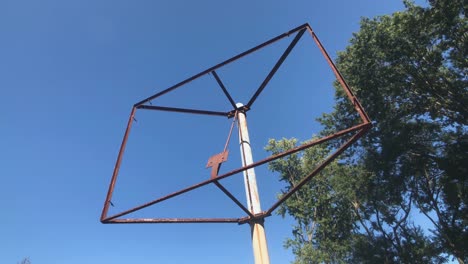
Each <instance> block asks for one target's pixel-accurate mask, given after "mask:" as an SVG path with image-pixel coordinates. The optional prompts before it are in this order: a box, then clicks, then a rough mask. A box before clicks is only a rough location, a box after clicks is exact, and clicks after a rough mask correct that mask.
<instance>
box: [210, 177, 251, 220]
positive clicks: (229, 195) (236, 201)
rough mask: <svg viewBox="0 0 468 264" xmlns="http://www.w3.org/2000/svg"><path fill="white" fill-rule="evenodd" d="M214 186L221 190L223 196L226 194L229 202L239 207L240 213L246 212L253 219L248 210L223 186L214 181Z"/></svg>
mask: <svg viewBox="0 0 468 264" xmlns="http://www.w3.org/2000/svg"><path fill="white" fill-rule="evenodd" d="M214 184H215V185H216V186H217V187H218V188H219V189H220V190H221V191H223V193H224V194H226V195H227V196H228V197H229V198H231V200H232V201H233V202H234V203H235V204H237V206H239V207H240V209H242V211H244V212H246V213H247V214H248V215H249V216H250V217H254V216H253V214H252V213H251V212H250V211H249V209H247V208H246V207H245V206H244V205H243V204H242V203H241V202H240V201H239V200H237V198H236V197H235V196H234V195H232V193H230V192H229V191H228V190H227V189H226V188H224V186H223V185H222V184H221V183H219V182H218V181H215V182H214Z"/></svg>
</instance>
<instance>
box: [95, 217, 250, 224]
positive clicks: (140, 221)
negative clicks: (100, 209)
mask: <svg viewBox="0 0 468 264" xmlns="http://www.w3.org/2000/svg"><path fill="white" fill-rule="evenodd" d="M240 221H241V219H240V218H135V219H113V220H109V221H106V220H104V221H102V223H103V224H164V223H165V224H194V223H201V224H203V223H236V224H238V223H240Z"/></svg>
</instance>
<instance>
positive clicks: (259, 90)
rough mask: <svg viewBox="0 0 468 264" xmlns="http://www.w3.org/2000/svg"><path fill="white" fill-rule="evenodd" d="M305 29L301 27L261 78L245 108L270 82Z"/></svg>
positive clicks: (249, 105)
mask: <svg viewBox="0 0 468 264" xmlns="http://www.w3.org/2000/svg"><path fill="white" fill-rule="evenodd" d="M305 31H306V28H303V29H302V30H301V31H299V32H298V33H297V34H296V36H295V37H294V39H293V40H292V41H291V43H290V44H289V46H288V48H287V49H286V50H285V51H284V53H283V55H281V57H280V58H279V60H278V61H277V62H276V64H275V66H273V68H272V69H271V71H270V73H268V75H267V77H266V78H265V80H263V82H262V84H261V85H260V87H259V88H258V89H257V91H255V94H254V95H253V96H252V98H251V99H250V101H249V102H248V103H247V104H246V107H247V108H250V107H251V106H252V104H253V103H254V102H255V100H256V99H257V97H258V96H259V95H260V93H261V92H262V91H263V89H265V87H266V86H267V84H268V82H270V80H271V78H273V75H275V73H276V71H277V70H278V69H279V67H280V66H281V64H283V62H284V60H285V59H286V58H287V57H288V55H289V53H290V52H291V51H292V49H293V48H294V47H295V46H296V44H297V42H298V41H299V40H300V39H301V37H302V35H303V34H304V32H305Z"/></svg>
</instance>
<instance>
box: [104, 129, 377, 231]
mask: <svg viewBox="0 0 468 264" xmlns="http://www.w3.org/2000/svg"><path fill="white" fill-rule="evenodd" d="M368 126H369V124H368V123H365V124H360V125H357V126H353V127H351V128H348V129H345V130H342V131H339V132H337V133H334V134H332V135H329V136H326V137H323V138H319V139H316V140H313V141H311V142H309V143H306V144H303V145H301V146H298V147H295V148H293V149H291V150H288V151H285V152H282V153H279V154H276V155H272V156H270V157H268V158H266V159H263V160H260V161H258V162H254V163H252V164H251V165H249V166H244V167H242V168H239V169H235V170H232V171H230V172H227V173H225V174H223V175H220V176H218V177H217V178H215V179H210V180H206V181H203V182H200V183H198V184H195V185H192V186H190V187H187V188H185V189H182V190H179V191H177V192H173V193H171V194H168V195H166V196H163V197H160V198H158V199H155V200H153V201H150V202H147V203H145V204H142V205H140V206H136V207H134V208H131V209H128V210H126V211H123V212H121V213H118V214H115V215H112V216H109V217H107V218H105V219H102V218H101V222H103V223H106V222H108V221H110V220H113V219H116V218H118V217H121V216H124V215H127V214H130V213H133V212H136V211H138V210H141V209H143V208H146V207H148V206H151V205H154V204H157V203H160V202H162V201H165V200H167V199H170V198H173V197H176V196H179V195H181V194H184V193H186V192H189V191H191V190H194V189H197V188H200V187H202V186H205V185H207V184H210V183H212V182H214V181H218V180H222V179H224V178H227V177H229V176H232V175H234V174H238V173H240V172H243V171H244V170H248V169H250V168H254V167H257V166H260V165H262V164H265V163H268V162H270V161H273V160H276V159H279V158H282V157H285V156H287V155H291V154H294V153H296V152H298V151H301V150H304V149H307V148H310V147H312V146H314V145H317V144H320V143H323V142H326V141H329V140H331V139H334V138H337V137H340V136H342V135H345V134H348V133H351V132H353V131H356V130H359V129H363V128H366V127H368ZM112 190H113V189H112Z"/></svg>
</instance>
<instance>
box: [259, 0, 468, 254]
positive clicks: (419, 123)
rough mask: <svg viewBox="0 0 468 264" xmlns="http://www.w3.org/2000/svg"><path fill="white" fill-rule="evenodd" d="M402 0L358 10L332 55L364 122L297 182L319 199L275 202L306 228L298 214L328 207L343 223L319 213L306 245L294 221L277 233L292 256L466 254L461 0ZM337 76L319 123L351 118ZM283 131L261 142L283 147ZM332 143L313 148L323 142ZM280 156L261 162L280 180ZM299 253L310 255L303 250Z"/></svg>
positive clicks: (313, 215)
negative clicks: (385, 10) (330, 159)
mask: <svg viewBox="0 0 468 264" xmlns="http://www.w3.org/2000/svg"><path fill="white" fill-rule="evenodd" d="M405 4H406V10H405V11H402V12H397V13H394V14H392V15H386V16H380V17H377V18H373V19H363V20H362V21H361V28H360V31H359V32H358V33H355V34H354V36H353V38H352V39H351V41H350V45H349V46H348V47H347V48H346V50H345V51H344V52H341V53H340V54H339V56H338V59H337V61H336V64H337V67H338V68H339V70H340V71H341V73H342V74H343V76H344V77H345V79H346V80H347V82H348V84H349V85H350V86H351V88H352V89H353V91H354V92H355V94H356V95H357V97H358V98H359V99H360V100H361V103H362V104H363V106H364V108H365V109H366V110H367V112H368V114H369V116H370V117H371V118H372V119H373V121H374V127H373V129H372V130H371V131H370V132H369V133H368V134H367V135H366V136H365V137H364V138H363V139H362V140H360V141H359V142H358V143H357V144H355V145H354V146H353V147H352V148H350V149H349V150H348V151H347V152H346V153H345V155H342V156H341V161H339V162H335V163H333V164H331V166H332V167H331V168H330V169H328V170H325V171H324V172H323V173H322V174H321V175H320V177H318V178H317V180H313V181H312V182H311V183H310V184H309V185H308V186H307V190H304V191H302V190H301V191H302V192H303V193H304V194H303V195H305V196H307V195H312V197H313V196H314V195H315V196H320V197H321V198H314V199H316V200H318V201H319V200H321V199H324V201H325V202H324V204H325V206H322V205H320V204H319V203H317V202H314V203H312V204H311V205H307V206H304V205H303V204H302V203H301V202H300V200H296V197H294V196H293V197H292V200H291V201H289V202H288V203H286V204H285V205H284V209H282V210H283V211H280V213H282V214H285V213H288V214H291V215H292V216H293V217H294V218H295V219H296V221H297V223H298V227H296V228H295V229H294V232H298V231H296V229H299V230H302V232H303V230H305V229H303V228H302V229H301V224H300V223H301V222H302V223H306V224H308V225H309V226H311V225H312V224H311V223H322V222H324V221H325V222H327V221H331V219H333V220H334V221H338V222H340V223H341V221H342V222H343V223H346V224H343V225H340V226H339V228H338V229H337V228H336V227H335V226H334V225H333V224H331V225H329V226H326V225H323V226H326V227H327V228H328V229H327V232H329V233H330V234H327V235H326V238H325V239H323V238H322V237H320V236H319V235H316V236H314V240H311V241H312V242H313V243H312V244H313V246H311V247H306V245H307V243H306V242H309V241H307V240H305V241H304V240H300V239H298V237H297V236H296V233H294V232H293V234H294V236H293V238H292V239H290V240H288V241H289V242H287V245H289V246H291V247H292V248H293V251H294V253H295V254H296V256H297V258H296V259H297V260H298V263H323V262H326V263H336V262H339V261H345V262H357V263H401V262H404V263H438V262H443V261H444V260H445V258H444V257H443V256H446V255H447V254H449V255H451V256H454V257H456V259H457V260H458V262H459V263H464V262H466V261H467V260H468V247H466V245H468V229H467V226H468V206H467V205H468V181H467V179H466V178H467V175H468V165H467V162H466V160H467V158H468V133H467V128H468V124H467V122H468V85H467V82H468V78H467V76H468V62H467V59H466V58H467V54H466V53H467V51H468V22H467V19H466V17H465V14H466V4H464V2H463V1H462V0H439V1H429V6H428V7H425V8H424V7H419V6H415V5H414V4H413V3H411V2H408V1H407V2H405ZM336 87H337V89H336V106H335V111H333V112H332V113H330V114H326V115H324V116H323V117H322V118H320V119H319V120H320V122H321V123H322V124H323V126H324V129H323V131H322V134H323V135H327V134H330V133H332V132H333V131H337V130H341V129H344V128H347V127H350V126H351V125H353V124H355V123H356V122H357V120H358V118H357V115H356V114H355V112H354V110H353V107H352V106H351V104H350V103H349V101H348V100H347V99H346V96H345V94H344V93H343V91H342V90H341V88H339V87H338V85H336ZM283 141H284V140H283ZM281 142H282V141H271V142H270V144H269V146H268V147H267V148H268V149H269V150H270V151H272V152H274V151H275V149H281V148H282V147H283V146H281V144H280V145H278V144H279V143H281ZM292 143H294V142H289V143H288V144H292ZM338 143H341V142H336V144H330V145H328V146H327V147H322V149H321V150H320V151H319V152H320V153H321V154H324V153H326V151H327V150H328V151H329V150H332V149H333V148H335V147H336V146H337V144H338ZM283 144H285V143H283ZM286 146H287V145H285V146H284V147H286ZM284 147H283V148H284ZM317 151H318V150H317ZM314 155H318V156H317V158H319V157H320V155H319V154H317V153H315V154H314ZM314 158H315V157H310V158H308V155H307V154H304V157H296V158H295V159H297V160H296V161H294V160H293V159H294V157H289V158H286V159H283V160H281V161H278V162H279V164H280V163H281V162H283V163H285V164H288V163H289V162H290V163H291V166H292V165H294V164H295V163H297V164H296V165H297V166H299V167H301V166H302V167H304V166H305V164H306V163H307V162H309V161H308V159H312V160H313V159H314ZM343 164H348V165H347V166H344V165H343ZM278 166H279V165H275V164H273V165H271V167H270V168H271V169H272V170H274V171H278V172H280V174H281V176H280V177H281V179H282V180H285V179H287V178H288V177H291V176H290V171H294V170H293V169H292V168H289V167H288V166H286V167H284V166H283V167H282V166H279V167H278ZM333 166H335V167H336V166H337V168H333ZM286 168H287V169H288V170H289V171H288V170H286ZM338 168H339V169H338ZM342 171H344V172H342ZM299 172H300V171H299ZM346 174H352V175H353V177H349V175H348V176H347V177H345V176H346ZM319 178H320V180H319ZM333 179H335V180H333ZM348 181H350V182H348ZM289 184H290V185H294V182H290V183H289ZM322 184H325V185H324V186H320V187H319V185H322ZM325 186H328V187H327V188H326V187H325ZM314 188H316V189H317V190H322V191H321V192H318V191H317V190H315V191H314ZM352 188H354V190H353V189H352ZM304 189H305V188H304ZM358 190H359V192H358ZM362 191H364V193H363V192H362ZM307 192H310V193H307ZM325 198H327V199H330V200H326V199H325ZM301 199H304V197H302V198H301ZM313 201H315V200H313ZM335 204H343V206H341V207H340V208H341V209H340V210H339V212H340V213H339V214H335V213H337V212H338V211H333V210H332V209H333V208H335ZM320 206H322V207H320ZM327 206H328V207H327ZM324 207H325V208H326V209H323V208H324ZM319 208H320V210H319ZM322 210H325V211H326V212H320V211H322ZM327 210H328V211H327ZM318 212H320V213H318ZM350 212H351V213H352V214H351V213H350ZM318 214H323V218H326V219H327V220H323V219H322V218H321V217H322V215H321V216H319V217H318V216H317V215H318ZM415 214H420V215H421V216H423V217H425V218H427V219H428V220H429V221H430V222H431V223H432V224H433V227H431V228H430V229H429V230H427V229H423V228H422V227H420V226H418V223H414V220H413V219H412V215H415ZM349 223H352V224H349ZM303 225H305V224H303ZM337 226H338V225H337ZM346 228H349V229H347V230H345V229H346ZM341 234H346V236H345V238H346V239H343V240H342V243H341V244H340V242H339V241H334V240H332V242H330V241H329V240H327V239H329V238H330V237H333V236H334V235H335V236H338V235H341ZM335 242H336V245H339V246H341V247H340V248H341V250H337V251H336V252H340V253H339V255H336V258H332V257H330V256H332V255H330V254H331V253H332V252H326V251H325V255H326V256H327V257H326V258H322V259H318V258H316V257H317V256H316V255H314V254H316V253H317V252H318V253H320V252H322V253H323V252H324V251H323V250H322V251H320V249H323V248H326V247H327V246H328V245H329V243H335ZM333 245H334V244H333ZM299 249H300V250H299ZM303 251H304V252H303ZM318 253H317V254H318ZM302 256H310V258H309V260H307V261H303V258H302ZM312 257H314V258H316V259H314V260H312V259H311V258H312ZM316 260H317V261H316Z"/></svg>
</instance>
